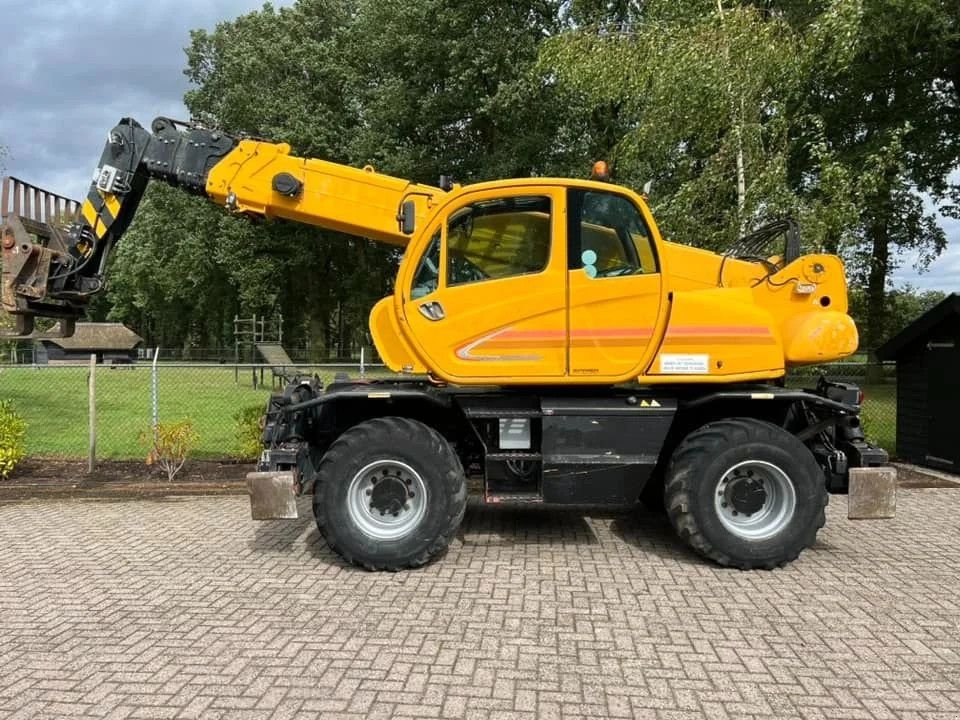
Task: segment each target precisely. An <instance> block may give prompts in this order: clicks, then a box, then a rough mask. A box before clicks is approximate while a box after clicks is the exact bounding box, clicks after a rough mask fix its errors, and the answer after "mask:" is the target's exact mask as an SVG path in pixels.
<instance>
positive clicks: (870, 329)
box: [863, 202, 890, 383]
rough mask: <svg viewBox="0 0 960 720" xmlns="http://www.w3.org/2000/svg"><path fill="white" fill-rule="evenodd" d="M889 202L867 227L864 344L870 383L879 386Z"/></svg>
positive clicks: (888, 261)
mask: <svg viewBox="0 0 960 720" xmlns="http://www.w3.org/2000/svg"><path fill="white" fill-rule="evenodd" d="M886 205H887V203H886V202H885V203H883V209H882V210H881V209H880V208H878V210H879V213H878V216H877V217H875V218H874V220H873V221H872V222H871V223H870V225H869V226H868V232H869V235H870V237H869V240H870V243H871V246H872V250H873V252H872V256H871V258H870V274H869V276H868V277H867V327H866V328H865V333H864V342H863V345H864V346H865V347H866V350H867V352H868V360H869V362H870V365H869V366H868V367H867V382H868V383H876V382H879V381H880V379H881V378H882V375H883V373H882V372H881V370H880V365H879V360H878V358H877V354H876V350H877V348H878V347H879V346H880V345H881V344H882V343H883V340H884V338H883V332H884V330H883V328H884V315H885V312H886V297H887V274H888V273H889V263H890V233H889V228H888V227H887V213H886V207H885V206H886Z"/></svg>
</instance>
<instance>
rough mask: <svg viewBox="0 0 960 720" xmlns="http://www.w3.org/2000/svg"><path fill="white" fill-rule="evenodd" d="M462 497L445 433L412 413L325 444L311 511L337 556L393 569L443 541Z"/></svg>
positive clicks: (415, 562) (425, 556)
mask: <svg viewBox="0 0 960 720" xmlns="http://www.w3.org/2000/svg"><path fill="white" fill-rule="evenodd" d="M466 502H467V483H466V478H465V476H464V473H463V468H462V467H461V465H460V461H459V460H458V459H457V456H456V454H455V453H454V452H453V450H452V448H451V447H450V444H449V443H448V442H447V441H446V440H445V439H444V437H443V436H442V435H440V433H438V432H437V431H436V430H434V429H433V428H431V427H429V426H427V425H424V424H423V423H420V422H417V421H415V420H409V419H406V418H399V417H387V418H377V419H375V420H368V421H366V422H363V423H360V424H359V425H356V426H354V427H352V428H350V429H349V430H347V431H346V432H344V433H343V435H341V436H340V437H339V438H338V439H337V440H336V442H334V443H333V445H331V446H330V449H329V450H327V452H326V454H325V455H324V456H323V459H322V460H321V462H320V466H319V468H318V483H317V488H316V489H315V491H314V496H313V512H314V516H315V517H316V520H317V527H318V528H319V529H320V533H321V534H322V535H323V536H324V538H326V540H327V543H328V544H329V545H330V547H331V548H332V549H333V550H334V551H335V552H337V553H338V554H339V555H340V556H341V557H342V558H343V559H344V560H346V561H347V562H350V563H353V564H355V565H360V566H362V567H365V568H367V569H369V570H400V569H403V568H411V567H418V566H420V565H423V564H425V563H427V562H428V561H429V560H430V559H432V558H434V557H436V556H437V555H439V554H440V553H442V552H443V551H444V550H445V549H446V548H447V546H448V545H449V543H450V541H451V540H452V539H453V535H454V534H455V533H456V531H457V528H458V527H459V526H460V522H461V520H463V514H464V511H465V509H466Z"/></svg>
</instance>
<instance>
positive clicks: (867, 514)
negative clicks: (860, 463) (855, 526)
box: [847, 466, 897, 520]
mask: <svg viewBox="0 0 960 720" xmlns="http://www.w3.org/2000/svg"><path fill="white" fill-rule="evenodd" d="M896 510H897V469H896V468H893V467H889V466H884V467H870V468H852V469H851V470H850V491H849V494H848V496H847V517H848V518H849V519H850V520H881V519H883V518H892V517H893V516H894V513H895V512H896Z"/></svg>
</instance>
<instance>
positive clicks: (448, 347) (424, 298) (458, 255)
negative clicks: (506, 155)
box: [395, 179, 663, 383]
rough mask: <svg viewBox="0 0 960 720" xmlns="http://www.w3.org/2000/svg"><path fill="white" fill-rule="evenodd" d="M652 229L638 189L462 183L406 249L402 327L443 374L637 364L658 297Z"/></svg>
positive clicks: (604, 377)
mask: <svg viewBox="0 0 960 720" xmlns="http://www.w3.org/2000/svg"><path fill="white" fill-rule="evenodd" d="M655 232H656V230H655V226H654V225H653V222H652V219H651V218H650V215H649V212H648V211H647V210H646V207H645V206H644V204H643V202H642V200H640V198H639V197H638V196H636V195H634V194H633V193H631V192H629V191H628V190H625V189H624V188H620V187H617V186H615V185H610V184H601V183H598V182H589V181H584V182H579V183H578V182H575V181H570V180H562V181H561V180H541V179H537V180H531V181H520V182H518V181H509V182H495V183H485V184H481V185H475V186H470V187H468V188H465V189H462V190H460V191H458V192H455V193H453V194H452V195H451V197H450V198H449V199H448V200H447V202H446V203H445V204H444V205H443V206H442V207H441V209H440V210H439V211H438V212H437V213H436V214H435V216H434V218H433V219H432V220H431V221H429V222H428V223H427V224H426V225H425V226H424V230H423V232H421V233H420V234H419V235H418V236H417V237H416V238H415V239H414V240H413V241H412V242H411V244H410V247H409V248H408V250H407V257H405V259H404V263H403V266H402V267H401V270H400V274H399V276H398V278H397V286H396V293H397V295H398V297H397V298H395V299H396V301H398V302H399V303H400V305H401V306H402V311H403V316H404V319H405V326H406V327H405V330H406V332H405V333H404V334H405V335H406V336H407V340H408V341H409V343H410V344H411V345H412V346H413V348H414V349H415V351H416V354H417V355H418V356H419V357H420V358H421V360H422V362H423V364H424V365H425V366H426V367H429V368H431V370H432V371H433V372H434V374H436V375H437V376H439V377H441V378H443V379H445V380H448V381H451V382H477V381H482V379H484V378H490V379H491V380H493V379H502V378H504V377H510V378H517V379H521V380H522V381H523V382H556V381H558V380H559V379H561V378H573V377H576V378H578V379H579V381H580V382H582V381H583V378H590V379H591V380H593V381H595V382H598V383H600V382H602V383H612V382H619V381H622V380H624V379H627V378H630V377H633V376H636V375H638V374H640V373H642V372H643V370H644V368H645V366H646V365H647V364H648V363H649V361H650V359H651V354H652V352H653V350H654V348H652V347H651V340H652V338H653V337H654V335H655V328H656V327H657V325H658V323H659V322H660V319H661V318H660V312H661V307H662V305H663V297H662V295H663V286H662V282H661V274H660V268H659V260H658V256H657V243H658V238H657V236H656V235H655Z"/></svg>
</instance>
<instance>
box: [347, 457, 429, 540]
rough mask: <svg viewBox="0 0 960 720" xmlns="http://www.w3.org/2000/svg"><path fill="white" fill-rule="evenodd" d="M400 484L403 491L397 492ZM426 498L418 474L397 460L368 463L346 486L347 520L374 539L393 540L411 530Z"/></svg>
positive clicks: (421, 516) (423, 508) (416, 521)
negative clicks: (348, 516) (348, 517)
mask: <svg viewBox="0 0 960 720" xmlns="http://www.w3.org/2000/svg"><path fill="white" fill-rule="evenodd" d="M382 483H386V486H384V485H382ZM378 486H380V488H379V489H378ZM401 487H402V488H405V492H401V491H399V488H401ZM385 488H386V491H387V492H386V493H385V492H384V489H385ZM375 493H376V495H375ZM403 496H405V497H403ZM401 497H403V501H402V504H401ZM427 500H428V498H427V486H426V483H424V482H423V478H422V477H420V473H418V472H417V471H416V470H414V469H413V468H412V467H410V466H409V465H407V464H406V463H403V462H400V461H399V460H377V461H375V462H372V463H370V464H369V465H367V466H365V467H364V468H363V469H362V470H360V472H358V473H357V474H356V475H354V476H353V480H351V481H350V485H349V487H348V488H347V512H348V514H349V515H350V519H351V520H352V521H353V523H354V524H355V525H356V526H357V527H358V528H359V529H360V531H361V532H362V533H363V534H364V535H367V536H369V537H371V538H375V539H377V540H396V539H397V538H401V537H404V536H405V535H408V534H409V533H411V532H412V531H413V530H415V529H416V528H417V526H418V525H419V524H420V521H421V520H422V519H423V516H424V515H425V514H426V512H427Z"/></svg>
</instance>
